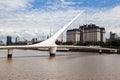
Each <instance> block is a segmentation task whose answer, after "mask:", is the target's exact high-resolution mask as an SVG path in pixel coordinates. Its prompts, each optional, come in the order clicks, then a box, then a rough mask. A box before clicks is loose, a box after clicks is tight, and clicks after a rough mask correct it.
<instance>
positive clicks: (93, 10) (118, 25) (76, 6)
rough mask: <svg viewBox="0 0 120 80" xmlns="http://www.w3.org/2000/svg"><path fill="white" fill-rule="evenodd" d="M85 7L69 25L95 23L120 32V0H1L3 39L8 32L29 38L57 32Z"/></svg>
mask: <svg viewBox="0 0 120 80" xmlns="http://www.w3.org/2000/svg"><path fill="white" fill-rule="evenodd" d="M81 11H84V12H83V13H82V14H81V16H80V17H79V18H78V19H77V20H76V21H75V22H74V23H73V24H72V25H71V26H70V28H69V29H72V28H78V26H79V25H83V24H90V23H94V24H96V25H97V26H100V27H105V29H106V33H107V37H108V35H109V34H108V33H109V32H110V31H112V32H115V33H117V34H119V33H120V0H0V39H1V40H5V39H6V36H7V35H11V36H14V37H15V36H21V37H25V38H26V39H29V40H30V39H32V38H33V37H38V38H41V39H42V36H43V34H44V35H49V33H50V28H51V29H52V32H53V33H55V32H56V31H58V30H59V29H60V28H61V27H62V26H64V25H65V24H66V23H68V22H69V21H70V20H71V19H72V18H73V17H75V16H76V15H77V14H79V13H80V12H81Z"/></svg>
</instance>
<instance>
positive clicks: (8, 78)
mask: <svg viewBox="0 0 120 80" xmlns="http://www.w3.org/2000/svg"><path fill="white" fill-rule="evenodd" d="M6 55H7V51H4V50H3V51H0V80H120V55H117V54H101V55H99V54H98V53H86V52H57V54H56V55H57V56H56V57H49V53H48V52H47V51H33V50H14V53H13V58H12V59H7V56H6Z"/></svg>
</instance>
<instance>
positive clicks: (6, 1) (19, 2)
mask: <svg viewBox="0 0 120 80" xmlns="http://www.w3.org/2000/svg"><path fill="white" fill-rule="evenodd" d="M32 1H33V0H0V10H18V9H25V8H27V7H30V6H32V5H31V4H30V2H32Z"/></svg>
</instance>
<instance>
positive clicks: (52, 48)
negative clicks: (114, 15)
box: [0, 12, 117, 58]
mask: <svg viewBox="0 0 120 80" xmlns="http://www.w3.org/2000/svg"><path fill="white" fill-rule="evenodd" d="M82 13H83V12H80V13H79V14H78V15H77V16H76V17H74V18H73V19H72V20H71V21H70V22H68V23H67V24H66V25H65V26H63V27H62V28H61V29H60V30H59V31H58V32H57V33H56V34H54V35H53V36H52V37H50V38H49V39H47V40H45V41H43V42H40V43H37V44H33V45H19V46H0V50H3V49H7V50H8V55H7V57H8V58H12V53H13V50H14V49H35V48H48V49H49V54H50V56H55V53H56V50H57V47H61V48H71V47H73V48H75V47H77V48H81V47H83V46H58V45H56V44H55V41H56V39H57V38H58V37H59V36H60V35H61V34H62V33H63V32H64V31H65V30H66V29H67V28H68V27H69V26H70V25H71V24H72V23H73V22H74V21H75V20H76V19H77V18H78V17H79V16H80V15H81V14H82ZM84 48H88V47H86V46H84ZM94 49H98V50H100V52H101V51H102V50H111V51H114V52H117V49H110V48H94Z"/></svg>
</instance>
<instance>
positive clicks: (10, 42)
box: [6, 36, 12, 45]
mask: <svg viewBox="0 0 120 80" xmlns="http://www.w3.org/2000/svg"><path fill="white" fill-rule="evenodd" d="M6 44H7V45H12V37H11V36H7V43H6Z"/></svg>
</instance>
